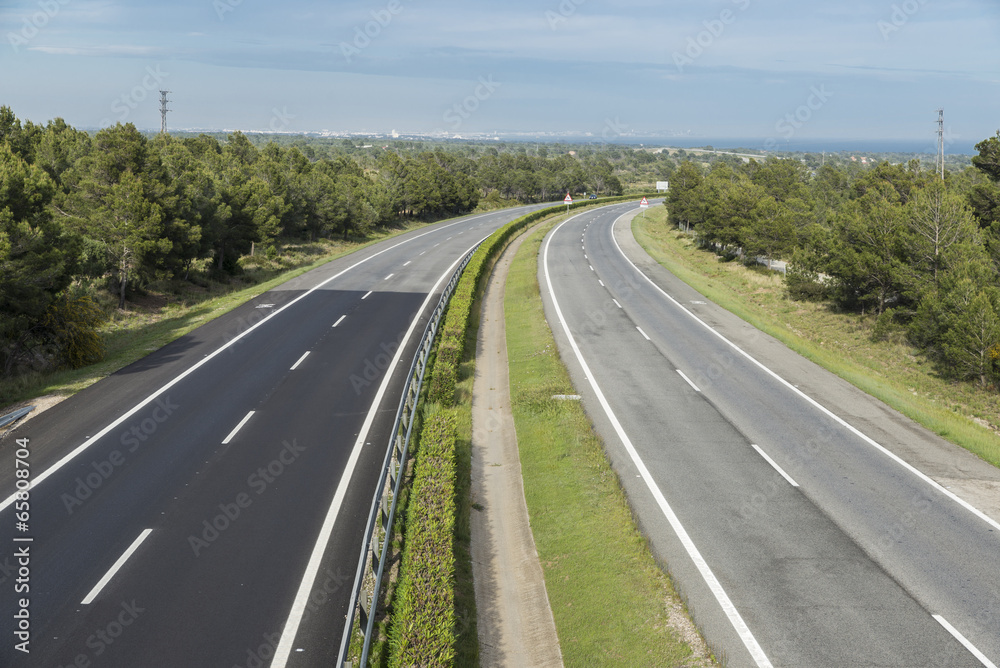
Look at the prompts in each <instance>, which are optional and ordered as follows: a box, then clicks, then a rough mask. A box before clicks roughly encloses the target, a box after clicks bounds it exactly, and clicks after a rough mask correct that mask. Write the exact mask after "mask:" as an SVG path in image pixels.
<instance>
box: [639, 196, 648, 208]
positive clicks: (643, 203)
mask: <svg viewBox="0 0 1000 668" xmlns="http://www.w3.org/2000/svg"><path fill="white" fill-rule="evenodd" d="M639 208H640V209H648V208H649V200H647V199H646V198H645V197H643V198H642V201H641V202H639Z"/></svg>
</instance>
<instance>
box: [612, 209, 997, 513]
mask: <svg viewBox="0 0 1000 668" xmlns="http://www.w3.org/2000/svg"><path fill="white" fill-rule="evenodd" d="M627 215H628V214H627V213H626V214H622V215H621V216H619V217H618V218H617V219H616V220H615V222H614V223H612V224H611V240H612V241H614V243H615V247H617V248H618V252H619V253H621V255H622V257H623V258H625V261H626V262H628V263H629V264H630V265H632V268H633V269H635V271H636V273H637V274H639V275H640V276H642V277H643V278H645V279H646V281H648V282H649V284H650V285H652V286H653V287H654V288H656V289H657V290H658V291H659V292H660V293H661V294H662V295H663V296H664V297H666V298H667V299H669V300H670V301H671V302H673V303H674V305H675V306H677V308H679V309H681V310H682V311H684V312H685V313H687V314H688V315H689V316H691V317H692V318H694V320H695V321H696V322H697V323H698V324H700V325H701V326H702V327H704V328H705V329H707V330H708V331H709V332H711V333H712V334H714V335H715V336H717V337H718V338H719V339H720V340H721V341H722V342H723V343H725V344H726V345H728V346H729V347H731V348H732V349H733V350H735V351H736V352H738V353H739V354H740V355H742V356H743V357H745V358H747V360H749V361H750V362H751V363H753V364H755V365H756V366H757V367H759V368H760V369H761V370H762V371H763V372H764V373H766V374H767V375H769V376H771V377H772V378H774V379H775V380H776V381H778V382H779V383H781V384H782V385H784V386H785V387H786V388H788V389H789V390H791V391H792V392H794V393H795V394H797V395H799V396H800V397H802V398H803V399H805V400H806V401H807V402H808V403H810V404H812V406H813V407H815V408H816V409H818V410H819V411H820V412H822V413H823V414H824V415H826V416H827V417H829V418H830V419H832V420H833V421H835V422H836V423H837V424H839V425H841V426H842V427H844V428H845V429H847V430H848V431H850V432H851V433H852V434H854V435H855V436H857V437H858V438H860V439H861V440H863V441H864V442H865V443H867V444H868V445H870V446H872V447H873V448H875V449H877V450H878V451H879V452H881V453H882V454H884V455H885V456H886V457H888V458H889V459H891V460H893V461H894V462H896V463H897V464H899V465H900V466H902V467H903V468H905V469H906V470H907V471H909V472H910V473H912V474H913V475H915V476H916V477H918V478H920V479H921V480H923V481H924V482H925V483H927V484H928V485H930V486H931V487H933V488H934V489H935V490H937V491H938V492H940V493H941V494H944V495H945V496H946V497H948V498H949V499H951V500H952V501H954V502H955V503H957V504H958V505H960V506H962V507H963V508H965V509H966V510H968V511H969V512H970V513H972V514H973V515H975V516H976V517H978V518H979V519H981V520H983V521H984V522H986V523H987V524H989V525H990V526H991V527H993V528H994V529H1000V522H998V521H996V520H995V519H993V518H992V517H990V516H989V515H987V514H986V513H984V512H983V511H981V510H979V508H976V507H975V506H973V505H972V504H971V503H969V502H967V501H966V500H965V499H963V498H961V497H960V496H958V495H957V494H955V493H954V492H952V491H951V490H949V489H946V488H945V487H944V486H943V485H941V484H940V483H939V482H937V481H936V480H934V479H933V478H931V477H930V476H928V475H927V474H926V473H924V472H923V471H921V470H919V469H917V468H916V467H915V466H913V465H912V464H910V463H909V462H907V461H906V460H904V459H903V458H902V457H900V456H899V455H897V454H896V453H895V452H892V451H891V450H889V449H888V448H886V447H885V446H884V445H882V444H881V443H879V442H877V441H876V440H875V439H873V438H871V437H870V436H868V435H867V434H865V433H864V432H862V431H861V430H860V429H858V428H857V427H855V426H854V425H852V424H850V423H849V422H847V420H845V419H843V418H842V417H840V416H839V415H837V414H836V413H834V412H833V411H831V410H830V409H829V408H827V407H826V406H824V405H823V404H821V403H819V402H818V401H816V400H815V399H813V398H812V397H810V396H809V395H808V394H806V393H805V392H803V391H802V390H800V389H799V388H797V387H795V386H794V385H792V384H791V383H789V382H788V381H787V380H785V379H784V378H782V377H781V376H779V375H778V374H777V373H775V372H774V371H772V370H771V369H769V368H767V367H766V366H764V364H763V363H761V362H759V361H758V360H757V359H756V358H755V357H753V356H752V355H751V354H750V353H748V352H746V351H745V350H743V349H742V348H740V347H739V346H738V345H736V344H735V343H733V342H732V341H730V340H729V339H727V338H726V337H725V336H723V335H722V334H721V333H719V332H717V331H715V330H714V329H712V327H711V325H709V324H708V323H706V322H705V321H704V320H702V319H701V318H699V317H698V316H696V315H695V314H694V313H692V312H691V311H689V310H688V309H687V308H685V306H684V305H683V304H681V303H680V302H679V301H677V300H676V299H674V298H673V297H671V296H670V295H669V294H667V292H666V291H665V290H664V289H663V288H661V287H660V286H659V285H657V284H656V283H654V282H653V279H651V278H650V277H649V276H647V275H646V274H644V273H643V272H642V270H641V269H639V267H638V266H636V264H635V263H634V262H632V260H631V259H629V257H628V256H627V255H626V254H625V251H623V250H622V247H621V246H620V245H619V244H618V240H617V239H615V225H617V224H618V221H619V220H621V219H622V218H624V217H625V216H627Z"/></svg>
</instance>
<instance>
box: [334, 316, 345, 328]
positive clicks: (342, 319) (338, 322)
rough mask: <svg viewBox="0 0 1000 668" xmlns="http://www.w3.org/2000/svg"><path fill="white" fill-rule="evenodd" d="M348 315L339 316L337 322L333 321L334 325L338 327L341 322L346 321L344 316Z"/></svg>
mask: <svg viewBox="0 0 1000 668" xmlns="http://www.w3.org/2000/svg"><path fill="white" fill-rule="evenodd" d="M346 317H347V316H346V315H342V316H340V317H339V318H337V322H335V323H333V326H334V327H336V326H337V325H339V324H340V323H342V322H344V318H346Z"/></svg>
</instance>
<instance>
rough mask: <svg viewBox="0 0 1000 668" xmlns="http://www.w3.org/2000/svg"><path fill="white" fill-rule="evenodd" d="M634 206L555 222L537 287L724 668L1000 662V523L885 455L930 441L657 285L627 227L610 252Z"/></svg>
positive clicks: (663, 275)
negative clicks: (895, 448) (999, 566)
mask: <svg viewBox="0 0 1000 668" xmlns="http://www.w3.org/2000/svg"><path fill="white" fill-rule="evenodd" d="M629 211H631V212H632V213H634V212H635V205H634V204H631V205H618V206H611V207H606V208H602V209H600V210H593V211H587V212H584V213H581V214H579V215H577V216H575V217H572V218H571V219H569V220H568V221H566V222H565V223H563V224H561V225H559V226H558V227H556V228H555V229H554V230H553V231H552V232H551V233H550V234H549V235H548V237H547V239H546V240H545V242H544V243H543V245H542V254H541V256H540V259H539V282H540V285H541V287H542V293H543V299H544V300H545V305H546V314H547V317H548V320H549V323H550V324H551V325H552V328H553V331H554V333H555V335H556V340H557V343H558V345H559V349H560V352H561V355H562V357H563V359H564V360H565V361H566V362H567V365H568V366H569V368H570V371H571V374H572V375H573V378H574V382H575V383H576V385H577V387H578V388H579V390H580V391H581V394H582V395H583V397H584V402H585V406H586V408H587V410H588V413H589V414H590V415H591V417H592V419H593V420H594V422H595V425H596V427H597V429H598V431H599V432H600V433H601V435H602V436H603V438H604V440H605V443H606V445H607V449H608V452H609V456H610V458H611V460H612V463H613V465H614V466H615V468H616V470H617V471H618V473H619V476H620V477H621V479H622V481H623V484H624V486H625V488H626V491H627V493H628V495H629V498H630V501H631V503H632V505H633V508H634V509H635V512H636V514H637V516H638V519H639V521H640V523H641V525H642V528H643V530H644V532H645V533H646V535H647V536H648V537H649V539H650V541H651V544H652V547H653V549H654V552H655V553H656V554H657V555H658V557H660V558H662V559H663V560H664V561H666V562H667V563H668V564H669V568H670V571H671V574H672V576H673V577H674V579H675V581H676V582H677V583H678V586H679V589H680V590H681V592H682V594H683V595H684V597H685V598H686V599H687V601H688V605H689V609H690V610H691V612H692V615H693V616H694V618H695V621H696V622H697V623H698V625H699V627H700V628H701V629H702V631H703V632H704V634H705V637H706V639H707V641H708V643H709V645H710V646H711V647H712V649H713V651H714V652H715V653H716V656H717V657H719V658H720V659H722V660H723V661H724V664H725V665H729V666H770V665H773V666H790V667H792V666H794V667H797V668H803V667H808V666H831V667H834V666H835V667H843V666H900V667H907V668H914V667H917V666H927V667H928V668H933V667H941V666H969V667H973V666H975V667H979V668H982V666H993V665H994V664H995V663H996V662H1000V576H998V571H997V564H998V563H1000V524H997V522H996V520H995V519H993V518H991V517H990V516H988V515H986V514H984V513H982V512H980V511H979V510H978V509H976V508H975V507H973V506H971V505H969V504H966V503H964V502H962V501H961V500H960V499H958V498H957V497H956V496H955V495H954V494H953V493H952V492H950V491H949V490H947V489H945V488H944V487H942V486H941V485H938V484H936V483H935V482H934V481H933V480H931V479H930V478H929V477H927V476H926V475H924V474H923V473H922V472H921V471H919V470H918V469H916V468H914V467H912V466H910V465H909V464H907V463H906V462H905V461H904V460H903V459H902V458H900V457H898V456H897V455H895V454H894V452H893V451H892V449H891V448H889V447H886V445H890V444H891V443H894V442H897V441H898V443H899V444H900V446H899V447H900V448H903V447H909V446H908V445H907V444H910V445H912V443H915V442H917V441H920V442H924V441H926V442H927V443H931V441H932V439H933V435H929V434H927V433H926V432H924V431H923V430H920V429H919V428H917V427H916V426H915V425H912V423H909V422H908V421H906V420H905V418H903V417H902V416H899V415H898V414H895V413H894V412H892V411H890V410H889V409H888V408H886V407H884V406H882V405H881V404H879V403H878V402H876V401H875V400H873V399H870V398H868V397H867V395H863V394H862V393H861V392H859V391H857V390H854V388H851V387H850V386H848V385H847V384H846V383H844V382H843V381H841V380H840V379H837V378H835V377H833V376H832V375H831V374H828V373H826V372H825V371H823V370H822V369H820V368H819V367H816V366H815V365H812V364H811V363H809V362H807V361H805V360H803V359H802V358H801V357H799V356H797V355H795V354H794V353H792V352H791V351H789V350H788V349H787V348H785V347H784V346H782V345H781V344H779V343H777V342H776V341H774V340H773V339H771V338H770V337H767V336H765V335H764V334H762V333H760V332H759V331H758V330H756V329H754V328H752V327H751V326H749V325H747V324H746V323H743V322H742V321H739V320H738V319H736V318H735V317H733V316H731V314H728V313H727V312H725V311H723V310H722V309H720V308H718V307H716V306H715V305H714V304H711V303H709V302H708V300H707V299H705V298H704V297H703V296H701V295H699V294H698V293H697V292H695V291H693V290H692V289H690V288H689V287H687V286H686V285H684V284H683V283H681V282H680V281H678V280H677V279H676V278H674V277H673V276H672V275H670V274H669V273H668V272H666V271H665V270H663V269H662V268H660V267H655V270H654V268H653V266H652V265H653V264H654V263H652V262H651V261H650V260H649V258H648V256H645V254H644V253H643V252H642V251H641V249H638V246H637V245H636V244H635V242H634V240H633V239H631V232H630V230H629V225H628V222H629V221H628V220H627V219H626V220H622V221H620V222H619V223H618V225H617V237H619V238H620V240H618V239H616V238H615V236H616V235H615V234H614V232H613V226H614V223H615V221H616V220H617V219H618V218H619V217H621V216H623V214H625V213H626V212H629ZM626 240H627V241H630V242H631V244H630V245H629V244H626V243H625V242H626ZM623 246H625V247H626V248H628V251H627V252H628V254H629V255H631V256H632V257H634V258H636V260H635V261H636V262H637V263H638V264H640V265H642V266H643V270H644V271H645V272H646V273H648V274H650V275H651V276H652V278H647V277H646V275H645V274H644V273H643V272H640V270H639V268H638V267H637V266H636V265H635V264H633V261H631V260H629V259H628V258H627V257H626V252H625V251H623V250H622V247H623ZM755 355H757V357H755ZM762 360H763V361H762ZM876 437H877V438H876ZM921 439H923V441H922V440H921ZM928 447H932V446H928ZM933 447H938V446H936V445H935V446H933ZM940 447H941V448H942V449H941V452H953V451H955V450H956V449H955V448H954V447H953V446H946V445H942V446H940ZM948 456H949V457H950V456H952V455H948ZM954 458H955V461H959V462H962V464H960V465H956V467H957V468H962V467H964V466H966V464H968V467H970V470H971V469H974V468H975V466H976V465H975V463H974V462H973V461H972V460H974V459H975V458H972V457H971V456H969V455H968V453H964V452H955V453H954ZM976 461H978V460H976ZM979 464H981V465H982V466H986V467H988V465H985V464H983V463H982V462H979ZM988 468H989V467H988ZM991 470H993V469H991ZM993 471H994V472H995V470H993ZM984 475H992V474H991V473H986V474H984ZM991 662H992V663H991Z"/></svg>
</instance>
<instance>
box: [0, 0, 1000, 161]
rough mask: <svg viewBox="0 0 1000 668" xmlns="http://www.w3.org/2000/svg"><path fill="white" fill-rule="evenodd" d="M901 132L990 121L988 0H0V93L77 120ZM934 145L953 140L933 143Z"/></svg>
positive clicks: (996, 78) (48, 114) (253, 126)
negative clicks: (161, 95)
mask: <svg viewBox="0 0 1000 668" xmlns="http://www.w3.org/2000/svg"><path fill="white" fill-rule="evenodd" d="M160 88H166V89H169V90H170V91H172V92H171V94H170V98H171V100H172V102H171V105H170V106H171V108H172V110H173V111H172V112H171V114H170V116H169V117H168V123H169V125H170V126H171V127H173V128H212V129H242V130H267V129H272V130H283V131H317V130H323V129H327V130H334V131H363V130H372V131H389V130H392V129H396V130H398V131H400V132H403V133H406V132H429V131H435V130H440V131H445V132H447V133H449V134H463V133H471V132H492V131H500V132H523V131H574V132H578V133H588V132H589V133H592V134H593V135H595V136H603V137H604V138H607V139H613V138H615V137H617V136H618V135H621V134H622V133H629V132H633V133H636V134H639V135H644V134H649V133H676V134H677V135H692V136H705V137H722V138H724V137H738V138H757V139H759V140H764V139H767V138H770V139H773V140H775V141H776V142H777V143H779V144H780V143H781V142H783V141H786V140H801V139H806V138H823V139H837V138H850V139H854V138H871V139H892V138H900V139H914V138H922V137H925V136H926V137H928V144H929V146H931V145H933V141H934V135H933V133H934V131H935V121H936V117H937V115H936V113H935V111H934V110H935V109H937V108H938V107H944V109H945V115H946V116H945V118H946V126H947V127H948V132H949V138H951V139H953V140H954V141H955V142H956V143H958V142H961V143H973V142H975V141H978V140H980V139H984V138H986V137H989V136H992V135H993V134H994V133H995V132H996V131H997V129H1000V2H997V0H876V1H871V0H865V1H857V0H846V1H840V2H834V1H828V0H810V1H808V2H804V1H803V0H797V1H792V0H770V1H765V0H706V1H700V2H673V1H662V2H651V1H648V0H623V1H616V2H609V1H605V0H537V1H534V2H527V1H524V0H508V1H507V2H504V3H486V2H480V1H476V0H471V1H470V0H463V1H458V0H447V1H444V2H434V1H432V0H370V1H367V2H362V1H357V0H348V1H346V2H338V1H326V2H319V1H308V0H285V1H282V2H273V1H272V2H264V0H175V1H173V2H169V3H168V2H122V1H114V0H3V2H2V6H0V104H6V105H8V106H10V107H12V108H13V109H14V111H15V113H16V114H17V115H18V116H19V117H22V118H29V119H31V120H33V121H36V122H45V121H47V120H49V119H51V118H54V117H57V116H61V117H63V118H65V119H66V121H67V122H69V123H71V124H73V125H76V126H80V127H86V126H98V125H100V124H102V123H108V122H115V121H119V120H123V121H128V122H133V123H135V124H136V126H138V127H140V128H144V129H155V128H158V127H159V112H158V93H156V90H157V89H160ZM951 139H950V141H951Z"/></svg>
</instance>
